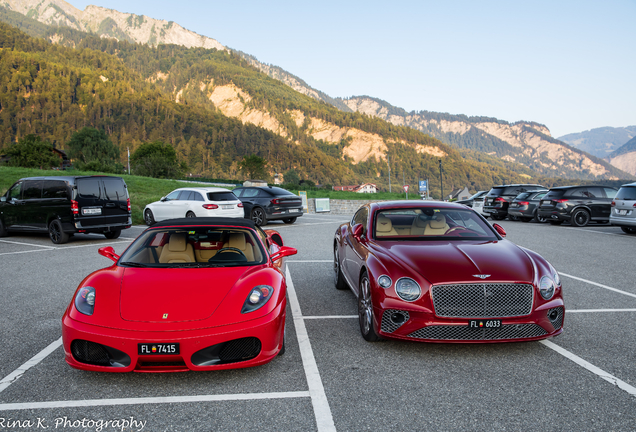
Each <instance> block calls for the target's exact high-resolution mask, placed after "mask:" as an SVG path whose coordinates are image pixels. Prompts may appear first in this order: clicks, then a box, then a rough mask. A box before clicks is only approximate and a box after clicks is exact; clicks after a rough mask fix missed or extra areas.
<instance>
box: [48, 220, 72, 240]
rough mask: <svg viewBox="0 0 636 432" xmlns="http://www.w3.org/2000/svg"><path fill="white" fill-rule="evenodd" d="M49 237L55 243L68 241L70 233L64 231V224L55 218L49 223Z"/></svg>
mask: <svg viewBox="0 0 636 432" xmlns="http://www.w3.org/2000/svg"><path fill="white" fill-rule="evenodd" d="M49 238H50V239H51V241H52V242H53V243H55V244H64V243H66V242H68V239H69V235H68V234H66V233H65V232H64V231H62V224H61V223H60V221H59V220H57V219H53V220H52V221H51V223H50V224H49Z"/></svg>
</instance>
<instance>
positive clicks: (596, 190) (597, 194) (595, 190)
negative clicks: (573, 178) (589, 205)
mask: <svg viewBox="0 0 636 432" xmlns="http://www.w3.org/2000/svg"><path fill="white" fill-rule="evenodd" d="M587 197H588V198H605V196H604V194H603V191H602V189H601V188H600V187H589V188H587Z"/></svg>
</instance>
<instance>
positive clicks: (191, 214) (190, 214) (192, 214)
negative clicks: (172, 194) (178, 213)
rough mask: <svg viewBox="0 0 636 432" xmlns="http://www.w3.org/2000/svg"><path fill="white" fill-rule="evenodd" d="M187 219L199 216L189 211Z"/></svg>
mask: <svg viewBox="0 0 636 432" xmlns="http://www.w3.org/2000/svg"><path fill="white" fill-rule="evenodd" d="M186 217H197V215H195V214H194V212H193V211H189V212H187V213H186Z"/></svg>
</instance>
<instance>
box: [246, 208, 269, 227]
mask: <svg viewBox="0 0 636 432" xmlns="http://www.w3.org/2000/svg"><path fill="white" fill-rule="evenodd" d="M250 219H252V221H253V222H254V224H255V225H257V226H263V225H267V216H266V215H265V210H263V209H262V208H260V207H254V208H253V209H252V213H250Z"/></svg>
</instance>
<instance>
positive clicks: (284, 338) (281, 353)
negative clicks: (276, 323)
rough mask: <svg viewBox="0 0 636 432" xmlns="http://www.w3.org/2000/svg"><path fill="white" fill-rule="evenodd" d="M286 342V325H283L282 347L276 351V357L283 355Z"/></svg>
mask: <svg viewBox="0 0 636 432" xmlns="http://www.w3.org/2000/svg"><path fill="white" fill-rule="evenodd" d="M286 340H287V324H285V327H284V328H283V346H282V348H281V349H280V351H278V355H279V356H282V355H283V354H285V341H286Z"/></svg>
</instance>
